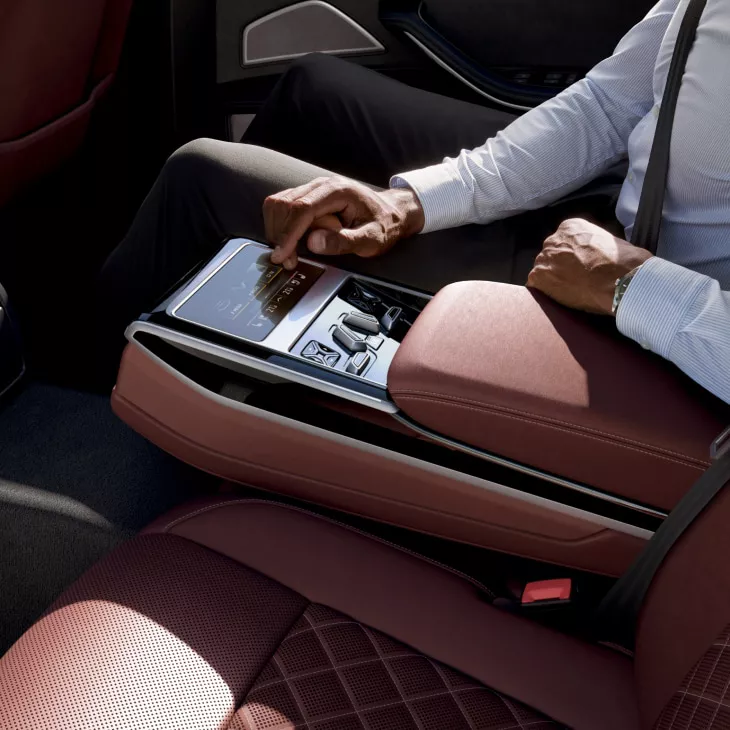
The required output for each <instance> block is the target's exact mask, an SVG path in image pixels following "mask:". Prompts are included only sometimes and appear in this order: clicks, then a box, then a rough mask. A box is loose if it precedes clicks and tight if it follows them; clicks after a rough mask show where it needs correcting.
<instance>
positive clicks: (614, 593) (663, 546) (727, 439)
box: [594, 0, 730, 648]
mask: <svg viewBox="0 0 730 730" xmlns="http://www.w3.org/2000/svg"><path fill="white" fill-rule="evenodd" d="M705 3H706V0H689V3H688V5H687V9H686V11H685V14H684V18H683V19H682V24H681V25H680V28H679V33H678V34H677V42H676V45H675V47H674V53H673V55H672V61H671V64H670V66H669V72H668V73H667V81H666V84H665V87H664V94H663V96H662V103H661V109H660V111H659V118H658V119H657V125H656V132H655V133H654V141H653V143H652V146H651V154H650V155H649V163H648V165H647V168H646V175H645V177H644V184H643V187H642V190H641V198H640V200H639V208H638V210H637V213H636V220H635V221H634V229H633V232H632V235H631V242H632V243H633V244H634V245H636V246H640V247H641V248H645V249H647V250H648V251H651V253H656V250H657V245H658V243H659V230H660V228H661V222H662V209H663V207H664V194H665V190H666V186H667V173H668V171H669V154H670V148H671V140H672V125H673V121H674V112H675V109H676V107H677V98H678V96H679V87H680V86H681V83H682V76H683V75H684V69H685V66H686V64H687V58H688V56H689V52H690V50H691V49H692V45H693V43H694V40H695V36H696V33H697V26H698V25H699V21H700V17H701V15H702V11H703V10H704V8H705ZM711 455H712V457H713V464H712V466H711V467H710V468H709V469H708V470H707V471H706V472H705V473H704V474H703V475H702V476H701V477H700V478H699V480H698V481H697V482H696V483H695V484H693V485H692V487H691V489H690V490H689V491H688V492H687V494H685V495H684V497H683V498H682V499H681V500H680V501H679V503H678V504H677V506H676V507H675V508H674V509H673V510H672V512H671V513H670V514H669V516H668V517H667V518H666V519H665V520H664V522H663V523H662V524H661V525H660V526H659V528H658V529H657V531H656V532H655V533H654V535H653V536H652V538H651V540H649V542H648V543H647V545H646V547H645V548H644V550H643V551H642V552H641V553H640V554H639V556H638V557H637V558H636V560H635V561H634V562H633V564H632V565H631V566H630V567H629V569H628V570H627V571H626V572H625V573H624V574H623V575H622V576H621V578H619V580H617V581H616V583H615V584H614V586H613V588H612V589H611V590H610V591H609V592H608V593H607V594H606V596H605V598H604V599H603V601H602V602H601V604H600V605H599V606H598V609H597V611H596V614H595V617H594V626H595V629H596V634H597V636H598V638H599V639H602V640H605V641H611V642H614V643H617V644H620V645H622V646H624V647H626V648H633V645H634V637H635V632H636V624H637V621H638V617H639V611H640V609H641V606H642V604H643V602H644V598H645V597H646V593H647V591H648V590H649V586H650V585H651V582H652V580H653V579H654V576H655V575H656V573H657V571H658V570H659V567H660V566H661V564H662V561H663V560H664V558H665V557H666V556H667V554H668V553H669V551H670V550H671V548H672V546H673V545H674V544H675V543H676V542H677V540H679V538H680V537H681V536H682V535H683V534H684V532H685V531H686V530H687V528H688V527H689V526H690V525H691V524H692V522H693V521H694V520H695V519H696V518H697V516H698V515H699V514H700V513H701V512H702V511H703V510H704V509H705V507H707V505H708V504H709V503H710V502H711V501H712V500H713V499H714V497H715V496H716V495H717V494H718V493H719V492H720V491H721V490H722V489H723V487H724V486H726V485H727V484H728V483H730V428H728V429H727V430H726V431H724V432H723V433H722V434H721V435H720V436H719V437H718V439H717V440H716V441H715V443H714V444H713V448H712V453H711Z"/></svg>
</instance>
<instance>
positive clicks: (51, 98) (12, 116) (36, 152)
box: [0, 0, 132, 205]
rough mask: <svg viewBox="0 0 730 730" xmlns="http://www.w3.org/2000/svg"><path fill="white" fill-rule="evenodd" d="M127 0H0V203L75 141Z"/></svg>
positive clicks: (113, 60)
mask: <svg viewBox="0 0 730 730" xmlns="http://www.w3.org/2000/svg"><path fill="white" fill-rule="evenodd" d="M131 4H132V0H64V2H58V0H3V1H2V3H0V99H2V105H3V110H2V114H0V205H2V204H3V203H4V202H5V201H6V200H8V199H9V198H10V197H11V196H12V195H14V194H15V193H16V192H17V191H18V190H20V189H21V188H22V187H23V186H24V185H26V184H27V183H29V182H31V181H32V180H34V179H36V178H38V177H40V176H41V175H43V174H45V173H47V172H49V171H50V170H52V169H53V168H54V167H56V166H57V165H58V164H59V163H60V162H62V161H63V160H65V159H67V158H68V157H70V156H71V155H72V154H73V152H74V151H75V150H76V148H77V147H78V146H79V145H80V144H81V142H82V140H83V138H84V135H85V133H86V129H87V126H88V123H89V119H90V117H91V112H92V110H93V108H94V106H95V104H96V102H97V101H98V100H99V99H100V98H101V96H102V95H103V94H104V93H105V92H106V90H107V89H108V87H109V86H110V84H111V82H112V79H113V78H114V74H115V72H116V69H117V65H118V63H119V56H120V52H121V48H122V41H123V39H124V34H125V31H126V27H127V19H128V16H129V11H130V7H131Z"/></svg>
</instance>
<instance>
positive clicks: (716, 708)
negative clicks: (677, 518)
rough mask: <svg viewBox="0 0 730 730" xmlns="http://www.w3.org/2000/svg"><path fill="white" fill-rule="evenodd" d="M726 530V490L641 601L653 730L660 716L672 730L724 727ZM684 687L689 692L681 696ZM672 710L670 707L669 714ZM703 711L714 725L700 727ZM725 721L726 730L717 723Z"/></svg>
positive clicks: (728, 589) (643, 687)
mask: <svg viewBox="0 0 730 730" xmlns="http://www.w3.org/2000/svg"><path fill="white" fill-rule="evenodd" d="M729 523H730V489H728V487H727V486H726V487H725V490H724V492H722V493H721V494H720V496H719V497H717V498H716V499H715V500H714V502H713V503H712V505H711V506H710V507H709V508H708V509H707V510H706V511H705V512H704V513H703V514H702V515H701V516H700V517H699V518H698V519H697V520H696V521H695V523H694V524H693V525H692V528H691V529H690V530H689V531H687V532H685V534H684V535H683V536H682V537H681V539H680V541H679V542H678V543H677V545H676V546H675V548H674V549H673V550H672V553H671V555H670V558H669V559H668V560H666V561H665V563H664V564H663V565H662V567H661V569H660V571H659V573H658V574H657V576H656V577H655V579H654V582H653V584H652V586H651V589H650V591H649V594H648V595H647V599H646V603H645V605H644V610H643V612H642V615H641V617H640V621H639V630H638V636H637V646H636V671H637V677H638V681H639V695H640V707H641V714H642V717H643V719H644V725H645V726H646V727H652V726H653V723H654V722H656V721H657V718H658V717H660V716H662V722H661V723H660V725H659V727H662V728H670V727H671V728H673V730H680V729H681V730H695V729H697V730H704V728H710V727H713V728H726V727H730V725H728V724H727V723H728V719H730V716H729V714H728V706H730V697H728V696H727V691H728V687H730V646H728V645H727V641H726V639H727V637H728V633H727V627H728V624H730V568H729V567H728V555H730V530H728V524H729ZM718 643H721V644H722V646H721V647H718V646H717V644H718ZM719 648H721V649H722V650H721V651H718V649H719ZM695 667H696V669H697V671H695ZM683 684H684V685H688V687H687V688H686V689H684V690H683V689H681V687H682V685H683ZM698 685H699V686H698ZM680 693H683V694H680ZM682 698H683V699H682ZM700 698H704V699H703V700H702V701H700ZM678 699H680V700H682V704H681V707H680V708H678V709H679V712H678V714H677V717H676V718H675V719H676V721H677V722H676V724H671V723H669V724H667V720H668V718H667V713H668V714H669V719H671V718H672V717H673V715H672V709H677V707H676V705H677V700H678ZM672 703H673V708H670V707H668V706H669V705H672ZM722 703H724V705H723V704H722ZM696 706H697V707H698V708H701V709H696ZM665 708H666V709H665ZM708 710H709V714H710V715H711V716H714V717H715V722H716V723H717V724H716V725H710V724H702V719H703V718H705V717H706V716H707V712H708ZM663 712H664V715H662V713H663ZM716 712H717V714H716V715H715V713H716ZM685 713H687V714H688V715H693V716H694V717H693V719H694V720H696V724H692V723H688V724H683V723H682V722H681V720H682V717H683V716H684V715H685ZM723 718H724V723H725V724H722V723H721V722H720V720H722V719H723ZM685 719H687V718H686V717H685Z"/></svg>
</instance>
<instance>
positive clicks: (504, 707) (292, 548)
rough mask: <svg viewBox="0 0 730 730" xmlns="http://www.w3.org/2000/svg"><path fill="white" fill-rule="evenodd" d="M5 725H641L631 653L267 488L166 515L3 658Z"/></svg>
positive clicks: (321, 729) (385, 729) (625, 728)
mask: <svg viewBox="0 0 730 730" xmlns="http://www.w3.org/2000/svg"><path fill="white" fill-rule="evenodd" d="M0 717H2V718H3V727H6V728H9V729H12V730H26V728H27V729H29V730H30V728H32V729H33V730H44V729H46V728H69V729H71V728H73V729H74V730H77V729H87V728H88V729H89V730H90V729H91V728H93V729H94V730H106V729H107V728H114V730H125V729H127V728H130V729H131V728H135V730H146V729H147V728H175V730H188V729H190V728H206V729H208V728H226V727H228V728H247V729H248V730H254V729H255V730H262V729H263V728H269V730H271V729H272V728H294V727H297V728H311V730H335V729H337V730H350V729H351V728H352V729H355V728H357V730H365V729H366V728H367V730H391V729H392V730H409V728H413V727H420V728H439V730H461V729H462V728H463V730H469V729H470V728H481V729H482V730H497V729H500V730H507V729H508V728H515V729H516V728H519V727H522V728H526V727H530V728H534V730H547V729H548V728H561V727H564V726H569V727H572V728H578V729H580V728H585V729H586V730H588V729H590V730H602V729H603V728H605V729H606V730H609V729H610V730H616V729H617V728H621V729H622V730H632V728H637V727H638V720H637V715H636V700H635V697H634V694H633V676H632V671H631V662H630V660H629V659H627V658H626V657H625V656H623V655H621V654H618V653H616V652H612V651H609V650H607V649H603V648H601V647H596V646H591V645H588V644H584V643H581V642H579V641H577V640H573V639H570V638H566V637H564V636H562V635H560V634H557V633H554V632H553V631H550V630H548V629H546V628H544V627H541V626H539V625H537V624H533V623H530V622H527V621H525V620H523V619H520V618H518V617H515V616H513V615H511V614H506V613H503V612H501V611H499V610H497V609H495V608H492V607H491V606H490V605H489V603H488V601H487V600H486V596H485V593H484V592H483V591H482V590H481V589H480V587H479V586H478V584H475V583H474V582H473V581H470V580H468V579H466V578H464V577H463V576H461V575H458V574H455V573H453V572H450V571H449V570H447V569H445V568H442V567H439V566H437V565H435V564H433V563H431V562H429V561H426V560H423V559H421V558H418V557H416V556H414V555H412V554H410V553H407V552H405V551H402V550H400V549H398V548H395V547H393V546H391V545H388V544H387V543H383V542H381V541H379V540H376V539H373V538H371V537H368V536H366V535H364V534H361V533H359V532H357V531H354V530H352V529H350V528H346V527H343V526H340V525H338V524H336V523H333V522H331V521H329V520H326V519H323V518H321V517H317V516H314V515H311V514H308V513H306V512H302V511H300V510H297V509H294V508H289V507H282V506H279V505H272V504H269V503H265V502H245V501H242V500H233V501H230V502H220V501H218V502H212V503H203V504H200V505H197V506H193V507H191V508H188V509H187V510H186V511H185V512H183V511H182V510H181V511H178V513H177V514H175V515H172V516H171V517H170V518H168V519H165V520H162V521H160V522H159V523H158V524H157V525H154V526H152V527H151V528H150V529H149V530H148V531H147V534H144V535H142V536H140V537H137V538H134V539H133V540H131V541H130V542H128V543H127V544H126V545H124V546H122V547H121V548H120V549H118V550H117V551H116V552H115V553H113V554H112V555H111V556H110V557H109V558H107V559H106V560H104V561H102V562H101V563H100V564H98V565H97V566H96V567H94V568H93V569H92V570H91V571H90V572H89V573H87V574H86V575H85V576H84V577H82V579H81V580H80V581H79V582H77V584H76V585H75V586H74V587H72V588H71V589H70V591H69V592H68V593H66V594H65V595H64V596H62V597H61V599H59V601H58V602H57V603H56V604H55V605H54V606H52V607H51V609H49V611H48V612H47V613H46V615H45V616H44V617H43V618H42V619H41V620H40V621H39V622H38V623H37V624H36V625H35V626H34V627H32V628H31V629H30V630H29V631H28V633H27V634H26V635H25V636H24V637H22V638H21V639H20V641H19V642H18V643H17V644H16V645H15V646H14V647H13V648H11V650H10V652H9V653H8V654H7V655H6V656H5V657H4V658H3V659H2V660H1V661H0Z"/></svg>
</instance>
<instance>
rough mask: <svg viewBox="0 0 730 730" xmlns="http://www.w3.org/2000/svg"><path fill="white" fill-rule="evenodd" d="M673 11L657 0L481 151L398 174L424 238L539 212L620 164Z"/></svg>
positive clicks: (648, 102) (649, 92)
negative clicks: (603, 52)
mask: <svg viewBox="0 0 730 730" xmlns="http://www.w3.org/2000/svg"><path fill="white" fill-rule="evenodd" d="M677 4H678V0H662V1H661V2H660V3H659V5H657V7H656V8H654V9H653V10H652V11H651V12H650V13H649V15H647V17H646V18H644V20H642V21H641V22H640V23H639V24H638V25H636V26H635V27H634V28H632V30H631V31H629V33H628V34H627V35H626V37H625V38H624V39H623V40H622V41H621V43H620V44H619V45H618V47H617V48H616V51H615V52H614V54H613V55H612V56H611V57H610V58H608V59H606V60H605V61H603V62H601V63H600V64H598V66H596V67H595V68H594V69H593V70H592V71H591V72H590V73H589V74H588V76H587V77H586V78H585V79H583V80H581V81H579V82H578V83H576V84H574V85H573V86H571V87H570V88H569V89H566V90H565V91H564V92H562V93H561V94H559V95H558V96H556V97H554V98H553V99H550V100H549V101H547V102H545V103H544V104H541V105H540V106H539V107H537V108H535V109H532V110H530V111H529V112H527V113H526V114H524V115H523V116H522V117H520V118H519V119H517V120H516V121H515V122H513V123H512V124H511V125H510V126H509V127H507V129H506V130H504V131H503V132H500V133H499V134H498V135H497V136H496V137H494V138H492V139H489V140H487V141H486V143H485V144H484V145H482V146H481V147H478V148H476V149H474V150H471V151H466V150H464V151H462V152H461V153H460V154H459V155H458V156H457V157H453V158H446V159H445V160H444V162H443V163H441V164H439V165H433V166H431V167H427V168H423V169H421V170H414V171H411V172H405V173H402V174H400V175H396V176H395V177H394V178H393V180H392V181H391V186H405V185H408V186H410V187H411V188H412V189H413V190H414V191H415V192H416V193H417V195H418V197H419V199H420V201H421V204H422V205H423V209H424V213H425V226H424V232H428V231H433V230H438V229H443V228H450V227H454V226H458V225H463V224H465V223H489V222H490V221H492V220H495V219H497V218H504V217H507V216H510V215H514V214H516V213H519V212H521V211H524V210H529V209H533V208H539V207H541V206H543V205H546V204H548V203H551V202H553V201H555V200H557V199H559V198H560V197H562V196H563V195H565V194H567V193H569V192H571V191H572V190H575V189H577V188H579V187H581V186H582V185H583V184H585V183H586V182H589V181H590V180H592V179H594V178H595V177H596V176H598V175H599V174H600V173H601V172H603V171H604V170H606V169H607V168H608V167H610V166H611V164H613V163H614V162H615V161H617V160H619V159H621V158H622V157H623V156H624V155H625V154H626V150H627V141H628V138H629V135H630V133H631V131H632V130H633V128H634V126H636V124H637V123H638V121H639V120H640V119H641V117H642V116H644V114H646V113H647V112H648V111H649V110H650V109H651V107H652V105H653V88H652V76H653V69H654V63H655V60H656V55H657V53H658V50H659V46H660V44H661V41H662V38H663V36H664V32H665V30H666V27H667V25H668V24H669V20H670V19H671V17H672V14H673V12H674V10H675V8H676V6H677Z"/></svg>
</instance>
